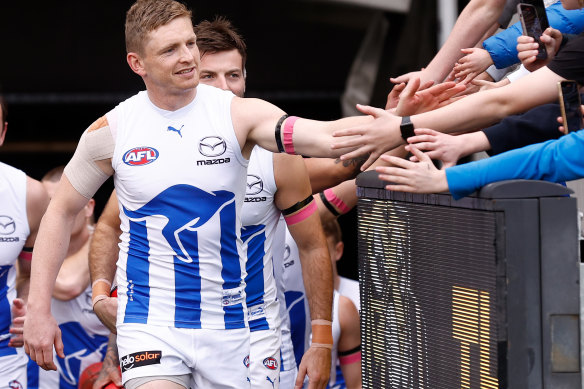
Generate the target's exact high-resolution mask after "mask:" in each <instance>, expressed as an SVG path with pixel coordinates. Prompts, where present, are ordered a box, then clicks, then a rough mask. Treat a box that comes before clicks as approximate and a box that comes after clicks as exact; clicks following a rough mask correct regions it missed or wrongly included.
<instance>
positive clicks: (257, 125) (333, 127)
mask: <svg viewBox="0 0 584 389" xmlns="http://www.w3.org/2000/svg"><path fill="white" fill-rule="evenodd" d="M284 115H285V112H284V111H282V110H281V109H280V108H278V107H276V106H275V105H273V104H271V103H268V102H267V101H264V100H260V99H250V98H238V97H235V98H233V101H232V103H231V116H232V118H233V123H234V127H235V132H236V134H237V137H238V140H239V143H240V145H241V147H242V149H243V150H244V154H245V150H247V152H251V149H252V148H253V146H254V145H256V144H258V145H260V146H261V147H263V148H264V149H266V150H269V151H272V152H274V153H277V152H282V153H283V152H285V153H287V154H300V155H305V156H310V157H327V158H334V157H339V156H340V155H341V154H343V152H345V153H346V151H347V150H346V149H345V150H343V152H340V151H339V150H338V149H336V150H333V149H332V148H331V144H332V143H333V142H334V141H335V139H334V138H333V136H332V134H333V132H335V131H337V130H342V129H347V128H352V127H355V126H359V125H365V124H368V123H371V122H373V118H372V117H371V116H352V117H347V118H343V119H339V120H334V121H318V120H310V119H303V118H298V117H295V116H289V117H286V118H283V116H284ZM278 124H280V125H279V126H278ZM278 127H279V131H278ZM355 148H356V147H355Z"/></svg>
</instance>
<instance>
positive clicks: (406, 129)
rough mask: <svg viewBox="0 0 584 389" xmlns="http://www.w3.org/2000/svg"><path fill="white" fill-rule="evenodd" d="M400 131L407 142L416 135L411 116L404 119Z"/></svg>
mask: <svg viewBox="0 0 584 389" xmlns="http://www.w3.org/2000/svg"><path fill="white" fill-rule="evenodd" d="M399 129H400V131H401V136H402V138H403V139H404V140H405V141H406V142H407V141H408V138H409V137H411V136H414V135H416V133H415V132H414V125H413V124H412V121H411V120H410V117H409V116H404V117H402V121H401V124H400V125H399Z"/></svg>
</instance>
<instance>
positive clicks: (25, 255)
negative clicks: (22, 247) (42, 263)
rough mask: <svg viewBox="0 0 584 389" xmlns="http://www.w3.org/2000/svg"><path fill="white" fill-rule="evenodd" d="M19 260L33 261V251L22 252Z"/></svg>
mask: <svg viewBox="0 0 584 389" xmlns="http://www.w3.org/2000/svg"><path fill="white" fill-rule="evenodd" d="M18 259H23V260H25V261H30V260H32V252H31V251H21V252H20V254H18Z"/></svg>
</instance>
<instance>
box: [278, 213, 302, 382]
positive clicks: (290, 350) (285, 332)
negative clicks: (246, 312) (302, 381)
mask: <svg viewBox="0 0 584 389" xmlns="http://www.w3.org/2000/svg"><path fill="white" fill-rule="evenodd" d="M287 229H288V228H287V227H286V221H285V220H284V217H283V216H282V215H280V220H279V221H278V227H277V228H276V238H275V239H274V242H275V243H274V248H273V250H274V269H275V272H274V274H275V275H276V286H277V288H276V289H277V293H278V302H279V303H280V304H279V309H280V312H279V316H280V320H281V323H280V333H281V334H282V345H281V346H280V357H281V358H282V361H281V364H280V371H290V370H295V369H296V368H297V364H296V358H295V356H294V345H293V344H292V335H291V333H290V318H289V317H288V310H287V309H286V295H285V286H284V274H283V273H284V256H285V255H286V254H285V253H286V230H287Z"/></svg>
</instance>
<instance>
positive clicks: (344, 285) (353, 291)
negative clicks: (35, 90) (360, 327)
mask: <svg viewBox="0 0 584 389" xmlns="http://www.w3.org/2000/svg"><path fill="white" fill-rule="evenodd" d="M339 294H340V295H341V296H345V297H348V298H350V299H351V301H352V302H353V304H355V307H356V308H357V312H361V297H360V295H359V281H355V280H352V279H350V278H346V277H340V276H339Z"/></svg>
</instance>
